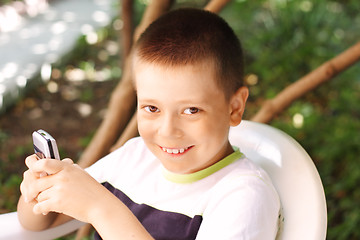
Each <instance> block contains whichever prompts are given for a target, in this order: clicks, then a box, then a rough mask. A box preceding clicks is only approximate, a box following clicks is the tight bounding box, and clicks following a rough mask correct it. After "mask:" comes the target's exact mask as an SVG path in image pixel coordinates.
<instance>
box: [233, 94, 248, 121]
mask: <svg viewBox="0 0 360 240" xmlns="http://www.w3.org/2000/svg"><path fill="white" fill-rule="evenodd" d="M248 96H249V89H248V88H247V87H241V88H239V89H238V90H237V91H236V92H235V93H234V95H233V96H232V97H231V98H230V126H237V125H239V124H240V122H241V120H242V117H243V114H244V111H245V105H246V100H247V98H248Z"/></svg>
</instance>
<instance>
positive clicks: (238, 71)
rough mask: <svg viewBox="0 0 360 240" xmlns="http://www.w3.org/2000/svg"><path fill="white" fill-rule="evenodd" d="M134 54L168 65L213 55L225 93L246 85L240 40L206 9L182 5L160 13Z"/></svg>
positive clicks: (152, 61) (218, 78) (146, 31)
mask: <svg viewBox="0 0 360 240" xmlns="http://www.w3.org/2000/svg"><path fill="white" fill-rule="evenodd" d="M135 54H136V55H137V56H138V57H139V58H140V60H142V61H145V62H150V63H157V64H162V65H167V66H181V65H186V64H196V63H199V62H201V61H205V60H209V59H210V60H211V61H213V62H214V66H215V72H216V74H217V77H216V79H217V84H218V85H219V86H220V87H221V88H223V90H224V93H225V96H226V97H229V96H231V95H232V94H233V93H235V92H236V91H237V90H238V89H239V88H240V87H241V86H243V74H244V70H243V68H244V66H243V65H244V62H243V52H242V48H241V44H240V41H239V40H238V38H237V37H236V35H235V33H234V32H233V30H232V29H231V27H230V26H229V25H228V24H227V23H226V22H225V21H224V20H223V19H222V18H221V17H219V16H217V15H216V14H214V13H211V12H208V11H205V10H199V9H191V8H183V9H178V10H174V11H170V12H169V13H167V14H165V15H163V16H161V17H160V18H158V19H157V20H156V21H154V22H153V23H152V24H151V25H150V26H149V27H148V28H147V29H146V30H145V31H144V33H143V34H142V35H141V36H140V38H139V40H138V42H137V44H136V46H135Z"/></svg>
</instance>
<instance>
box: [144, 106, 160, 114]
mask: <svg viewBox="0 0 360 240" xmlns="http://www.w3.org/2000/svg"><path fill="white" fill-rule="evenodd" d="M144 109H145V111H147V112H149V113H156V112H159V111H160V110H159V109H158V108H157V107H155V106H151V105H150V106H145V107H144Z"/></svg>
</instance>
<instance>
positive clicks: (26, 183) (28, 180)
mask: <svg viewBox="0 0 360 240" xmlns="http://www.w3.org/2000/svg"><path fill="white" fill-rule="evenodd" d="M36 179H37V177H35V176H34V174H33V172H32V171H30V170H27V171H25V172H24V174H23V181H22V182H21V184H20V191H21V194H22V195H23V196H24V200H25V201H26V202H30V201H32V200H33V199H34V198H35V197H36V196H37V194H38V193H37V192H36V191H35V190H34V182H35V181H36Z"/></svg>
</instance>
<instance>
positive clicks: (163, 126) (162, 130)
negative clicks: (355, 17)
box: [158, 114, 183, 138]
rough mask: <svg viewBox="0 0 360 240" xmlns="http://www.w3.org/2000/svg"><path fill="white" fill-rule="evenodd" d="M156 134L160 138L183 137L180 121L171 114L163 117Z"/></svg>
mask: <svg viewBox="0 0 360 240" xmlns="http://www.w3.org/2000/svg"><path fill="white" fill-rule="evenodd" d="M158 134H159V136H161V137H167V138H179V137H181V136H182V135H183V131H182V128H181V120H180V119H179V117H178V116H174V115H171V114H166V115H163V116H162V118H161V121H160V124H159V128H158Z"/></svg>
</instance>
